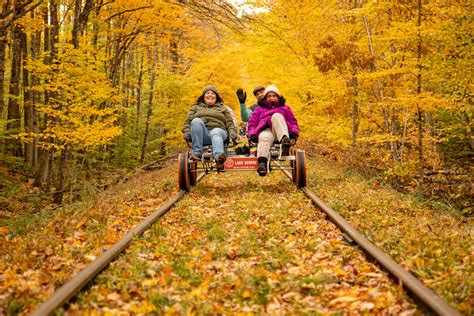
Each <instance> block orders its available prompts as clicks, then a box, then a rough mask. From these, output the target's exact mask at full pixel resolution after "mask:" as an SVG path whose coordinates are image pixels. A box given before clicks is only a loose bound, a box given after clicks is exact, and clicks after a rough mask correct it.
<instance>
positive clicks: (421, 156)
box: [416, 0, 424, 181]
mask: <svg viewBox="0 0 474 316" xmlns="http://www.w3.org/2000/svg"><path fill="white" fill-rule="evenodd" d="M421 9H422V6H421V0H418V21H417V24H416V25H417V27H418V49H417V66H418V75H417V87H416V93H417V95H418V103H417V115H418V118H417V127H418V175H419V176H420V181H423V174H424V171H423V170H424V154H423V110H422V109H421V108H420V104H419V98H420V95H421V69H422V65H421V57H422V56H421V55H422V51H421V44H422V38H421V29H420V28H421V16H422V12H421Z"/></svg>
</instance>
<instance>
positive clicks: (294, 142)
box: [290, 132, 298, 145]
mask: <svg viewBox="0 0 474 316" xmlns="http://www.w3.org/2000/svg"><path fill="white" fill-rule="evenodd" d="M290 140H291V143H292V144H293V145H294V144H296V141H297V140H298V135H296V133H295V132H290Z"/></svg>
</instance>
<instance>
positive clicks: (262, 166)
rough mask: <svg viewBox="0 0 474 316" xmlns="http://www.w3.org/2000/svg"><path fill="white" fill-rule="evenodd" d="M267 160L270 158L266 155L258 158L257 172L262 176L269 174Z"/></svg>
mask: <svg viewBox="0 0 474 316" xmlns="http://www.w3.org/2000/svg"><path fill="white" fill-rule="evenodd" d="M267 161H268V159H267V158H265V157H259V158H258V168H257V172H258V175H259V176H261V177H264V176H266V175H267Z"/></svg>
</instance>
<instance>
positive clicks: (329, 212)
mask: <svg viewBox="0 0 474 316" xmlns="http://www.w3.org/2000/svg"><path fill="white" fill-rule="evenodd" d="M283 172H284V173H285V174H286V176H288V177H289V178H290V179H292V175H291V174H290V173H289V172H288V171H286V170H284V171H283ZM204 176H205V174H201V175H199V176H198V178H197V181H201V180H202V179H203V177H204ZM301 190H302V191H303V192H304V193H305V194H306V196H307V197H308V198H310V199H311V200H312V201H313V203H314V204H315V205H316V206H317V207H318V208H320V209H321V210H322V211H323V212H324V213H325V214H326V217H327V218H328V219H329V220H330V221H331V222H333V223H334V224H335V225H336V226H337V227H338V228H339V229H340V230H341V232H342V235H343V237H344V239H346V240H347V241H348V242H349V243H351V244H354V245H357V246H359V247H360V248H361V249H362V250H363V251H364V252H365V253H366V254H367V255H368V256H369V257H370V258H372V259H373V260H374V261H375V262H377V263H378V265H379V266H380V267H382V269H384V270H385V271H387V272H388V273H389V274H390V275H391V276H392V277H393V278H394V279H395V280H396V281H397V282H398V283H399V284H402V285H403V287H404V288H405V289H406V290H407V292H408V293H409V294H410V295H411V297H412V298H414V300H415V301H416V302H417V303H418V304H419V305H420V306H421V307H423V308H424V309H427V310H429V311H430V312H432V313H435V314H438V315H460V313H459V312H458V311H457V310H455V309H453V308H452V307H451V306H450V305H449V304H447V303H446V302H444V301H443V300H442V299H441V298H440V297H439V296H438V295H437V294H436V293H435V292H433V291H432V290H430V289H429V288H427V287H426V286H425V285H424V284H423V283H422V282H420V281H419V280H418V279H416V278H415V277H414V276H413V275H411V274H410V273H409V272H407V271H406V270H404V269H403V268H402V267H400V266H399V265H398V264H397V263H396V262H395V261H394V260H393V259H392V258H391V257H390V256H388V255H387V254H385V253H384V252H382V251H381V250H380V249H379V248H378V247H377V246H375V245H374V244H372V243H371V242H370V241H369V240H367V239H366V238H365V237H363V236H362V235H361V234H360V233H359V232H358V231H357V230H356V229H355V228H354V227H353V226H352V225H350V224H349V223H348V222H347V221H346V220H345V219H344V218H342V217H341V216H340V215H339V214H338V213H337V212H335V211H334V210H333V209H332V208H330V207H329V206H328V205H326V204H325V203H324V202H323V201H322V200H321V199H319V198H318V197H317V196H316V194H314V193H313V192H312V191H311V190H309V189H308V188H306V187H303V188H301ZM186 193H187V192H186V191H184V190H180V191H179V192H178V193H177V194H176V195H174V196H173V197H171V198H170V199H169V200H168V202H167V203H165V204H164V205H163V206H161V207H160V208H159V209H158V210H156V211H155V212H154V213H153V214H151V215H150V216H149V217H147V218H146V219H145V220H144V221H142V222H141V223H140V224H138V225H137V226H136V227H135V228H133V229H132V230H130V231H129V232H128V233H127V234H126V235H125V236H124V237H123V238H122V239H121V240H119V241H118V242H117V243H115V244H114V245H113V246H112V247H111V248H109V249H108V250H107V251H106V252H104V253H103V254H102V255H101V256H100V257H98V258H97V259H96V260H95V261H93V262H92V263H91V264H90V265H89V266H87V267H86V268H85V269H83V270H82V271H81V272H80V273H78V274H77V275H76V276H75V277H73V278H72V279H71V280H70V281H68V282H67V283H65V284H64V285H63V286H62V287H61V288H59V289H58V290H57V291H56V292H55V293H54V294H53V295H52V296H51V297H50V298H49V299H48V300H47V301H45V302H44V303H42V304H40V305H39V306H38V308H37V309H36V310H35V311H33V313H32V314H31V315H49V314H52V313H53V312H54V311H55V310H56V309H57V308H60V307H61V306H63V305H64V304H65V303H67V302H68V301H69V300H70V299H71V298H73V297H74V296H75V295H76V294H77V293H78V292H79V291H81V289H82V288H83V287H84V286H85V285H87V284H88V283H89V282H90V281H91V280H93V279H94V278H95V277H96V276H97V275H98V274H99V273H100V272H101V271H102V270H103V269H104V268H105V267H106V266H107V265H108V264H109V263H110V262H112V261H113V260H114V258H116V257H117V256H118V255H119V254H120V253H121V252H123V251H124V250H125V249H126V248H127V247H128V246H129V245H130V243H131V242H132V240H133V239H134V238H135V237H137V236H140V235H141V234H143V232H144V231H146V230H147V229H148V228H150V226H151V225H152V224H153V223H155V222H156V221H157V220H158V219H159V218H160V217H162V216H163V215H164V214H165V213H166V212H167V211H168V210H169V209H171V208H172V207H173V205H174V204H175V203H176V202H178V201H179V200H180V199H181V198H182V197H184V196H185V195H186Z"/></svg>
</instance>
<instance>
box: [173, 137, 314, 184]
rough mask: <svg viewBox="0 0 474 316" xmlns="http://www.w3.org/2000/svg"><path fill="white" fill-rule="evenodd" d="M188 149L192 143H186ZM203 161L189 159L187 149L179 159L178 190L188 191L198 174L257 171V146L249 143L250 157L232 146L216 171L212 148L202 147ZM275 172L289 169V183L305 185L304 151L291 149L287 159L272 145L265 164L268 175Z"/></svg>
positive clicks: (292, 146) (209, 146) (189, 152)
mask: <svg viewBox="0 0 474 316" xmlns="http://www.w3.org/2000/svg"><path fill="white" fill-rule="evenodd" d="M188 147H189V148H191V144H190V143H188ZM203 149H204V150H203V154H202V158H201V160H199V161H195V160H193V159H191V157H190V154H191V150H190V149H189V150H187V151H186V152H184V153H181V154H179V156H178V183H179V188H180V189H181V190H185V191H189V190H190V188H191V187H192V186H194V185H195V184H196V182H197V177H198V174H199V173H201V172H204V173H206V174H207V173H211V172H217V173H219V172H242V171H253V172H256V171H257V168H258V161H257V151H256V145H253V144H250V154H249V155H240V154H236V152H235V147H232V146H229V147H228V148H227V153H226V155H227V160H226V161H225V162H224V166H223V168H218V164H217V162H216V161H215V160H214V157H213V154H212V146H211V145H207V146H204V148H203ZM274 170H291V175H292V180H293V182H294V183H295V184H296V185H297V186H298V187H305V186H306V163H305V152H304V151H303V150H301V149H297V148H295V147H294V143H293V144H292V145H291V148H290V155H289V156H283V157H281V156H280V144H279V143H274V144H273V145H272V147H271V149H270V158H269V159H268V162H267V173H270V172H272V171H274Z"/></svg>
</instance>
